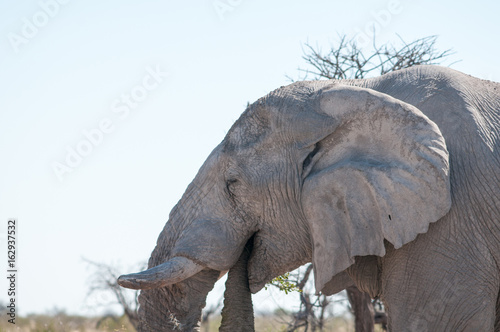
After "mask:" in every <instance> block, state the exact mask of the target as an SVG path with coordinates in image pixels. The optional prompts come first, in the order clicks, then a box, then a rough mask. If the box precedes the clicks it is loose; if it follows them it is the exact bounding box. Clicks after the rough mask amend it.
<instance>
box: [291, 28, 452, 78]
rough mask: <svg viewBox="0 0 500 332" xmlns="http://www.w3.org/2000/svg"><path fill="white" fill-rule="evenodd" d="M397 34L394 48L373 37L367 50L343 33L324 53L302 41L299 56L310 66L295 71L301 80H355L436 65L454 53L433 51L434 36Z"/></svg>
mask: <svg viewBox="0 0 500 332" xmlns="http://www.w3.org/2000/svg"><path fill="white" fill-rule="evenodd" d="M398 37H399V39H400V41H401V45H400V46H398V47H396V46H394V45H391V44H385V45H382V46H377V43H376V41H375V39H373V46H372V50H371V53H366V52H365V51H363V50H362V49H360V48H359V46H358V44H357V42H356V40H355V39H354V38H352V39H350V40H348V39H347V37H346V36H345V35H341V36H339V41H338V42H337V45H336V46H333V47H332V48H331V49H330V50H329V51H328V52H327V53H323V52H322V51H321V50H320V49H318V47H313V46H311V44H309V43H306V44H305V45H304V49H303V52H304V55H303V57H302V58H303V59H304V60H305V61H306V63H307V64H308V65H309V66H310V67H312V68H311V69H302V68H299V69H298V70H299V71H300V72H302V73H304V74H305V76H304V79H308V78H312V79H359V78H365V77H369V76H376V75H383V74H386V73H389V72H391V71H395V70H399V69H403V68H408V67H412V66H417V65H435V64H439V63H442V61H443V60H444V59H446V58H448V57H449V56H451V55H453V54H454V52H453V51H452V50H451V49H448V50H445V51H442V52H439V51H437V49H436V40H437V36H428V37H424V38H420V39H417V40H415V41H413V42H410V43H407V42H406V41H405V40H403V38H401V37H400V36H398ZM364 52H365V53H364ZM365 54H366V55H365ZM289 78H290V77H289Z"/></svg>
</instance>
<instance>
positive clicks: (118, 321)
mask: <svg viewBox="0 0 500 332" xmlns="http://www.w3.org/2000/svg"><path fill="white" fill-rule="evenodd" d="M219 325H220V316H216V317H214V318H212V319H211V320H210V322H209V324H208V326H202V328H201V331H202V332H217V331H218V330H219ZM286 327H287V324H286V317H283V316H279V315H265V316H258V317H256V318H255V331H256V332H286ZM377 328H378V326H377ZM377 328H376V329H375V331H381V330H379V329H377ZM309 330H310V329H309ZM102 331H107V332H111V331H113V332H126V331H128V332H134V331H135V330H134V328H133V327H132V326H131V325H130V323H129V322H128V319H127V318H126V317H125V316H123V317H105V318H102V317H83V316H72V315H66V314H57V315H53V316H49V315H29V316H28V317H25V318H20V317H18V318H16V324H15V325H12V324H10V323H8V322H7V320H6V319H5V317H3V319H1V320H0V332H102ZM299 331H300V332H302V331H304V329H302V330H299ZM323 332H354V326H353V322H352V320H351V319H347V318H343V317H333V318H330V319H328V320H327V322H326V326H325V328H324V329H323Z"/></svg>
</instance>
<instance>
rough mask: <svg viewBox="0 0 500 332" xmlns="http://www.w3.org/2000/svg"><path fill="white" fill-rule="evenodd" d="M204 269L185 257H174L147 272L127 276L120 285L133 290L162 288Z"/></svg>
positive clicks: (119, 281)
mask: <svg viewBox="0 0 500 332" xmlns="http://www.w3.org/2000/svg"><path fill="white" fill-rule="evenodd" d="M203 269H204V267H203V266H201V265H199V264H196V263H195V262H193V261H192V260H190V259H188V258H185V257H174V258H172V259H170V260H168V261H167V262H165V263H163V264H160V265H158V266H155V267H152V268H150V269H147V270H146V271H142V272H138V273H131V274H125V275H122V276H120V277H119V278H118V284H119V285H120V286H122V287H125V288H131V289H151V288H160V287H164V286H167V285H172V284H176V283H178V282H181V281H183V280H184V279H187V278H189V277H191V276H193V275H195V274H196V273H198V272H200V271H201V270H203Z"/></svg>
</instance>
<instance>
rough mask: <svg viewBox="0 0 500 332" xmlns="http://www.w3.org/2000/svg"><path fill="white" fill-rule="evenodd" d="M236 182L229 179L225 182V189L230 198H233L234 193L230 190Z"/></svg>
mask: <svg viewBox="0 0 500 332" xmlns="http://www.w3.org/2000/svg"><path fill="white" fill-rule="evenodd" d="M237 182H238V180H236V179H229V180H226V189H227V191H228V193H229V194H230V195H231V196H234V192H233V190H232V188H231V187H232V186H233V185H234V184H235V183H237Z"/></svg>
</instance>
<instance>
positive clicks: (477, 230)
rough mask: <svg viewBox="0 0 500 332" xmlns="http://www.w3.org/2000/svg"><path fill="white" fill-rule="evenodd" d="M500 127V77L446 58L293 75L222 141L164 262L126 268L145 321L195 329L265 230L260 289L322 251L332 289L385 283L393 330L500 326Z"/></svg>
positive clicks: (166, 241) (322, 268)
mask: <svg viewBox="0 0 500 332" xmlns="http://www.w3.org/2000/svg"><path fill="white" fill-rule="evenodd" d="M499 140H500V84H499V83H494V82H490V81H484V80H480V79H477V78H474V77H471V76H468V75H465V74H462V73H460V72H457V71H454V70H451V69H448V68H442V67H435V66H419V67H412V68H409V69H405V70H400V71H397V72H393V73H390V74H386V75H384V76H381V77H377V78H372V79H364V80H343V81H311V82H297V83H294V84H291V85H289V86H286V87H282V88H280V89H277V90H275V91H273V92H271V93H270V94H269V95H268V96H266V97H263V98H261V99H259V100H258V101H256V102H255V103H254V104H252V105H251V106H249V108H248V109H247V110H246V111H245V112H244V113H243V115H242V116H241V117H240V119H239V120H237V121H236V123H235V124H234V125H233V127H232V128H231V130H230V131H229V132H228V134H227V136H226V138H225V139H224V140H223V142H222V143H221V144H220V145H219V146H218V147H216V148H215V150H214V151H213V152H212V154H211V155H210V156H209V157H208V159H207V161H206V162H205V164H204V165H203V166H202V168H201V169H200V172H199V173H198V175H197V176H196V178H195V179H194V180H193V182H192V183H191V185H190V186H189V187H188V189H187V191H186V193H185V194H184V196H183V197H182V198H181V200H180V201H179V203H178V204H177V206H176V207H175V208H174V209H173V211H172V212H171V215H170V220H169V222H168V223H167V224H166V226H165V228H164V230H163V232H162V233H161V234H160V237H159V239H158V242H157V246H156V248H155V249H154V251H153V253H152V256H151V258H150V261H149V268H150V269H149V270H147V271H144V272H140V273H136V274H130V275H126V276H122V277H120V279H119V282H120V284H121V285H123V286H125V287H130V288H136V289H137V288H140V289H144V290H143V291H142V292H141V295H140V304H141V307H140V315H141V319H142V324H143V327H142V329H143V330H145V331H170V330H173V329H174V328H176V327H179V328H180V329H181V330H186V331H191V330H194V329H196V328H197V324H198V320H199V317H200V312H201V308H202V307H203V306H204V304H205V298H206V294H207V293H208V292H209V291H210V289H211V288H212V287H213V283H214V282H215V281H216V280H217V278H218V277H219V275H220V273H221V272H224V271H227V270H228V269H230V268H231V267H232V266H233V265H235V263H236V262H237V261H238V258H239V257H240V255H241V253H242V252H243V250H244V247H245V244H246V243H247V241H248V240H249V239H251V238H252V239H253V240H252V242H253V246H252V247H253V249H252V252H251V254H250V258H249V262H248V269H247V270H248V281H249V288H250V290H251V291H252V292H254V293H255V292H257V291H259V290H260V289H261V288H262V287H263V286H264V285H265V283H266V282H267V281H269V280H270V279H272V278H273V277H276V276H278V275H280V274H282V273H284V272H287V271H290V270H293V269H295V268H296V267H298V266H300V265H302V264H304V263H306V262H310V261H312V262H313V265H314V272H315V284H316V289H317V290H318V291H322V292H323V293H325V294H332V293H335V292H338V291H340V290H342V289H345V288H347V287H349V286H352V285H356V286H357V287H358V288H359V289H360V290H362V291H364V292H366V293H368V294H370V296H372V297H380V298H381V299H382V300H383V301H384V304H385V305H386V309H387V311H388V317H389V322H388V326H389V330H390V331H500V296H499V295H500V269H499V265H498V262H500V152H499V148H500V143H499ZM226 292H227V291H226ZM228 330H230V329H228Z"/></svg>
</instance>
